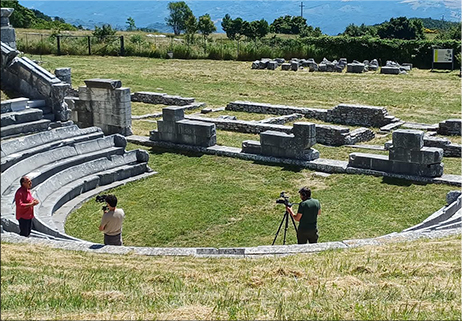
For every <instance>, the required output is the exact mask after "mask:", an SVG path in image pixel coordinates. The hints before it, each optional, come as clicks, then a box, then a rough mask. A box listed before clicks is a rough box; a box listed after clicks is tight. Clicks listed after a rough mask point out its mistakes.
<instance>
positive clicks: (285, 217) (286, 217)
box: [282, 211, 289, 245]
mask: <svg viewBox="0 0 462 321" xmlns="http://www.w3.org/2000/svg"><path fill="white" fill-rule="evenodd" d="M284 219H285V220H286V225H285V227H284V241H283V242H282V245H286V235H287V230H288V228H289V212H287V211H286V213H285V214H284Z"/></svg>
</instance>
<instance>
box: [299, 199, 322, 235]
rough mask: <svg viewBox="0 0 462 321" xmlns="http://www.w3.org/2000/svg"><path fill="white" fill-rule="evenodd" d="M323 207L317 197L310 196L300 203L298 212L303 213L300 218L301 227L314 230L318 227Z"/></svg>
mask: <svg viewBox="0 0 462 321" xmlns="http://www.w3.org/2000/svg"><path fill="white" fill-rule="evenodd" d="M320 209H321V204H320V203H319V201H318V200H317V199H314V198H309V199H307V200H304V201H303V202H301V203H300V205H298V213H300V214H302V218H301V219H300V224H299V225H298V228H299V229H302V230H314V229H316V228H317V223H318V212H319V210H320Z"/></svg>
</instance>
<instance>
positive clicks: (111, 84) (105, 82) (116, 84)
mask: <svg viewBox="0 0 462 321" xmlns="http://www.w3.org/2000/svg"><path fill="white" fill-rule="evenodd" d="M84 82H85V85H87V87H90V88H105V89H112V90H114V89H116V88H120V87H122V82H121V81H120V80H113V79H100V78H96V79H87V80H84Z"/></svg>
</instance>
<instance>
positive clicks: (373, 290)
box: [1, 236, 461, 320]
mask: <svg viewBox="0 0 462 321" xmlns="http://www.w3.org/2000/svg"><path fill="white" fill-rule="evenodd" d="M460 241H461V239H460V236H458V237H450V238H446V239H440V240H422V241H414V242H406V243H399V244H389V245H386V246H380V247H363V248H357V249H350V250H343V251H327V252H321V253H319V254H311V255H296V256H289V257H284V258H256V259H212V258H210V259H201V258H188V257H186V258H175V257H140V256H136V255H98V254H91V253H84V252H72V251H62V250H54V249H50V248H48V247H45V246H39V245H24V244H5V243H2V245H1V251H2V258H1V260H2V261H1V263H2V267H1V268H2V273H1V278H2V283H1V284H2V285H1V289H2V320H12V319H52V320H53V319H54V320H58V319H59V320H109V319H110V320H115V319H118V320H135V319H142V320H147V319H161V320H219V319H239V320H243V319H246V320H248V319H259V320H274V319H286V320H294V319H322V320H332V319H342V320H382V319H387V320H403V319H409V320H436V319H438V320H454V319H459V318H460V300H461V287H460V285H461V283H460V272H461V268H460V265H461V260H460V250H461V244H460Z"/></svg>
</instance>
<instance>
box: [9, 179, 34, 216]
mask: <svg viewBox="0 0 462 321" xmlns="http://www.w3.org/2000/svg"><path fill="white" fill-rule="evenodd" d="M33 200H34V198H33V197H32V194H31V192H30V190H29V189H27V188H25V187H24V186H21V187H20V188H19V189H18V190H17V191H16V194H15V195H14V202H15V203H16V219H17V220H19V219H20V218H24V219H27V220H30V219H32V218H34V207H33V206H25V205H24V204H30V203H32V201H33Z"/></svg>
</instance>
